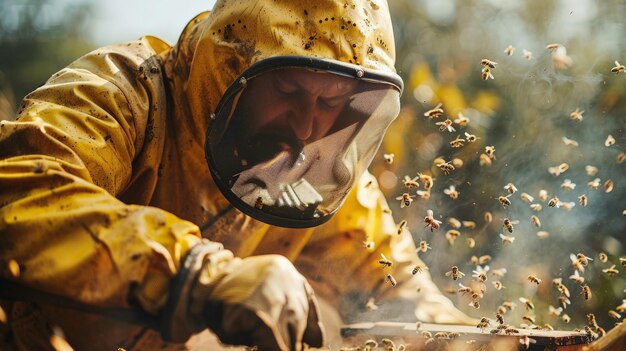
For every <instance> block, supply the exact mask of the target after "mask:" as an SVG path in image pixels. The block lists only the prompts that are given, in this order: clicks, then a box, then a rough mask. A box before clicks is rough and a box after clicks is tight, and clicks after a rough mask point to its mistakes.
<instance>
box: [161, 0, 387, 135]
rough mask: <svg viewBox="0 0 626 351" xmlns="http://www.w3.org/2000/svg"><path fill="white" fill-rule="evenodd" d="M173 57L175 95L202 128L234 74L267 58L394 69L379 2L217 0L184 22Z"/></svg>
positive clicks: (382, 6) (382, 5)
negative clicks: (206, 11)
mask: <svg viewBox="0 0 626 351" xmlns="http://www.w3.org/2000/svg"><path fill="white" fill-rule="evenodd" d="M172 54H173V55H172V56H171V57H170V60H172V61H174V62H171V63H172V64H173V67H174V69H175V71H176V74H174V75H170V77H171V78H173V79H174V80H179V81H178V82H175V85H178V86H183V87H184V88H183V89H182V90H183V91H184V92H183V94H184V96H180V97H179V98H182V99H183V100H186V105H188V107H189V112H190V113H191V114H192V115H193V116H194V119H195V120H196V123H198V124H196V125H197V126H198V127H200V128H202V127H206V119H208V116H209V115H210V113H211V112H213V111H214V110H215V108H216V106H217V103H218V102H219V100H220V99H221V97H222V95H223V94H224V92H225V91H226V88H227V87H228V86H229V85H230V84H231V83H232V82H233V81H234V80H235V78H236V77H237V76H238V75H239V74H241V73H242V72H243V71H245V70H246V69H247V68H248V67H250V66H251V65H252V64H254V63H256V62H258V61H260V60H263V59H266V58H269V57H276V56H308V57H315V58H322V59H330V60H337V61H341V62H345V63H351V64H355V65H360V66H361V67H364V68H368V69H373V70H378V71H382V72H395V68H394V62H395V46H394V38H393V31H392V25H391V19H390V17H389V9H388V6H387V3H386V2H385V1H380V0H368V1H350V0H348V1H345V0H342V1H339V0H322V1H315V2H311V1H303V0H296V1H288V2H287V1H282V2H277V1H273V0H257V1H218V2H217V3H216V4H215V6H214V9H213V11H212V12H211V13H210V14H203V15H200V16H198V17H196V19H194V20H193V21H192V22H191V23H190V24H189V25H188V26H187V28H186V29H185V32H184V33H183V35H182V36H181V39H180V40H179V42H178V44H177V46H176V48H174V50H173V52H172ZM189 56H191V57H192V58H191V60H192V64H191V67H190V69H189V70H188V71H187V69H184V68H185V67H186V66H187V65H186V62H189ZM182 70H184V71H182ZM198 118H202V119H203V120H202V121H199V120H198ZM201 132H202V133H203V132H204V129H202V131H201Z"/></svg>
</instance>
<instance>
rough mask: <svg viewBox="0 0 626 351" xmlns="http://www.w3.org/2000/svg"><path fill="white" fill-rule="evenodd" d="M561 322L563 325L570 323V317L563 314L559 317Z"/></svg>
mask: <svg viewBox="0 0 626 351" xmlns="http://www.w3.org/2000/svg"><path fill="white" fill-rule="evenodd" d="M561 320H562V321H563V323H569V322H571V321H572V317H570V316H569V315H568V314H567V313H564V314H563V315H562V316H561Z"/></svg>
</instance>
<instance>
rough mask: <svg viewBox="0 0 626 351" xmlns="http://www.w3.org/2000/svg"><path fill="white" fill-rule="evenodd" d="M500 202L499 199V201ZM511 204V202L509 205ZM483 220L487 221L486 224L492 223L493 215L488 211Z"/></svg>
mask: <svg viewBox="0 0 626 351" xmlns="http://www.w3.org/2000/svg"><path fill="white" fill-rule="evenodd" d="M498 200H499V199H498ZM510 204H511V203H510V202H509V205H510ZM483 219H484V220H485V223H491V221H493V215H492V214H491V212H489V211H487V212H485V214H484V215H483Z"/></svg>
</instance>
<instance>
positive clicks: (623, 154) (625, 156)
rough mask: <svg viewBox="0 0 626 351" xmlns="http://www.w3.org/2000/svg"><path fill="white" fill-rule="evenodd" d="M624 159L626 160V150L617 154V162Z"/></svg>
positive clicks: (621, 161) (622, 161)
mask: <svg viewBox="0 0 626 351" xmlns="http://www.w3.org/2000/svg"><path fill="white" fill-rule="evenodd" d="M624 161H626V152H620V153H619V154H618V155H617V163H620V164H621V163H624Z"/></svg>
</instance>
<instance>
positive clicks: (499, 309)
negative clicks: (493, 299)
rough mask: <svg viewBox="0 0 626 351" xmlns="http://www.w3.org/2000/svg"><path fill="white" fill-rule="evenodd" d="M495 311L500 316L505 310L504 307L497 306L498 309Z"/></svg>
mask: <svg viewBox="0 0 626 351" xmlns="http://www.w3.org/2000/svg"><path fill="white" fill-rule="evenodd" d="M496 311H497V312H498V313H500V314H505V313H506V311H507V310H506V307H504V306H498V309H497V310H496Z"/></svg>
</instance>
